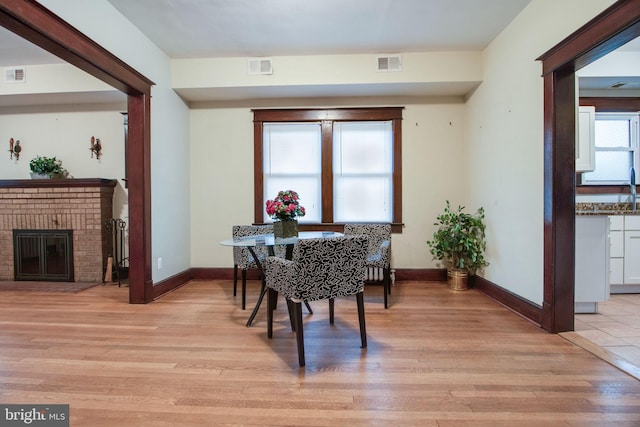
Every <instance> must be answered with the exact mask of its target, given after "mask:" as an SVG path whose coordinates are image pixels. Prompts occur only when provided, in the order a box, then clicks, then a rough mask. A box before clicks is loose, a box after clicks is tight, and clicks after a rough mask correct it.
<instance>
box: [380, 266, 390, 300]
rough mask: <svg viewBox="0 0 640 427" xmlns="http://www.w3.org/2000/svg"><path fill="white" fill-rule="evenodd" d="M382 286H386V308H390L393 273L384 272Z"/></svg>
mask: <svg viewBox="0 0 640 427" xmlns="http://www.w3.org/2000/svg"><path fill="white" fill-rule="evenodd" d="M383 271H384V272H383V277H382V284H383V286H384V308H388V307H389V294H391V272H390V271H389V270H387V269H386V268H385V269H384V270H383Z"/></svg>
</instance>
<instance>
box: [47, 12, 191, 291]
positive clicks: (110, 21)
mask: <svg viewBox="0 0 640 427" xmlns="http://www.w3.org/2000/svg"><path fill="white" fill-rule="evenodd" d="M39 2H40V3H42V4H43V5H44V6H45V7H47V8H49V9H50V10H52V11H53V12H54V13H55V14H56V15H58V16H60V17H61V18H62V19H64V20H66V21H67V22H69V23H70V24H71V25H73V26H74V27H76V28H78V29H79V30H80V31H81V32H83V33H84V34H86V35H87V36H89V37H90V38H92V39H93V40H95V41H96V42H97V43H99V44H100V45H102V46H103V47H104V48H105V49H107V50H109V51H110V52H111V53H113V54H114V55H116V56H117V57H119V58H120V59H122V60H123V61H124V62H126V63H127V64H129V65H130V66H131V67H133V68H134V69H135V70H137V71H138V72H140V73H141V74H143V75H145V76H146V77H147V78H149V79H151V80H152V81H153V82H154V83H155V86H153V88H152V92H151V95H152V99H151V162H152V168H151V192H152V194H151V203H152V207H151V208H152V258H153V259H152V263H151V264H152V274H153V280H154V282H157V281H160V280H162V279H165V278H167V277H170V276H172V275H174V274H177V273H180V272H182V271H185V270H187V269H189V267H190V260H191V254H190V252H189V251H190V247H191V243H190V231H191V224H190V213H189V207H190V201H189V195H190V192H189V188H190V185H191V182H190V174H189V159H190V154H189V150H190V148H189V111H188V108H187V106H186V105H185V104H184V103H183V102H182V100H181V99H180V98H179V97H178V96H177V95H176V94H175V93H174V91H173V90H172V89H171V78H170V61H169V58H168V57H167V56H166V55H165V54H164V53H163V52H162V51H161V50H160V49H158V47H157V46H155V45H154V44H153V43H151V41H149V39H147V38H146V36H144V35H143V34H142V33H141V32H140V31H139V30H138V29H137V28H136V27H135V26H133V24H131V23H130V22H129V21H128V20H127V19H125V18H124V17H123V16H122V15H121V14H120V12H118V11H117V10H116V9H115V8H114V7H113V6H112V5H111V4H110V3H109V2H108V1H106V0H92V1H85V2H78V1H76V0H39ZM159 257H162V258H163V268H162V269H158V263H157V258H159ZM131 262H136V260H131ZM140 262H142V260H140Z"/></svg>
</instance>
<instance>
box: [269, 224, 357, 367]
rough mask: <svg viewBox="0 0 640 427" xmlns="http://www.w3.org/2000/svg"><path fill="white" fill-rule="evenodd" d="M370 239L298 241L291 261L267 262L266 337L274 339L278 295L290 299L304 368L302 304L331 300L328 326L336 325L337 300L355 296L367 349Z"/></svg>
mask: <svg viewBox="0 0 640 427" xmlns="http://www.w3.org/2000/svg"><path fill="white" fill-rule="evenodd" d="M366 257H367V238H366V237H364V236H341V237H335V238H327V239H305V240H299V241H298V242H297V243H296V244H295V246H294V248H293V255H292V259H291V260H286V259H283V258H278V257H268V258H267V259H266V260H265V262H264V271H265V276H266V286H267V289H268V294H267V307H268V308H267V337H268V338H272V337H273V311H274V308H275V301H276V298H277V295H278V293H281V294H283V295H284V296H285V298H286V299H287V305H288V307H289V310H290V311H289V316H290V319H291V323H292V328H293V329H294V330H295V332H296V343H297V346H298V364H299V365H300V366H301V367H302V366H305V354H304V334H303V327H302V307H301V304H302V303H303V302H305V303H307V302H309V301H318V300H324V299H327V300H329V322H330V323H333V322H334V302H335V301H334V300H335V298H341V297H346V296H349V295H355V296H356V302H357V307H358V319H359V323H360V341H361V345H362V348H366V347H367V331H366V326H365V316H364V298H363V291H364V274H365V260H366Z"/></svg>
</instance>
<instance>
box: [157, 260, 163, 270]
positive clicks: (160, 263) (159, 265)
mask: <svg viewBox="0 0 640 427" xmlns="http://www.w3.org/2000/svg"><path fill="white" fill-rule="evenodd" d="M158 270H162V257H158Z"/></svg>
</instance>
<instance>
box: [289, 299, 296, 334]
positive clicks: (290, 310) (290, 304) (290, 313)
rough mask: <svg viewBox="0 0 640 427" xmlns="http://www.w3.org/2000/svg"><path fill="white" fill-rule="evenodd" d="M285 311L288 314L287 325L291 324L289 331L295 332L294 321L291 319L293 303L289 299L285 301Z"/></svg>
mask: <svg viewBox="0 0 640 427" xmlns="http://www.w3.org/2000/svg"><path fill="white" fill-rule="evenodd" d="M287 311H288V312H289V323H290V324H291V330H292V331H293V332H295V331H296V319H294V317H293V314H294V313H293V303H292V302H291V300H290V299H287Z"/></svg>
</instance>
